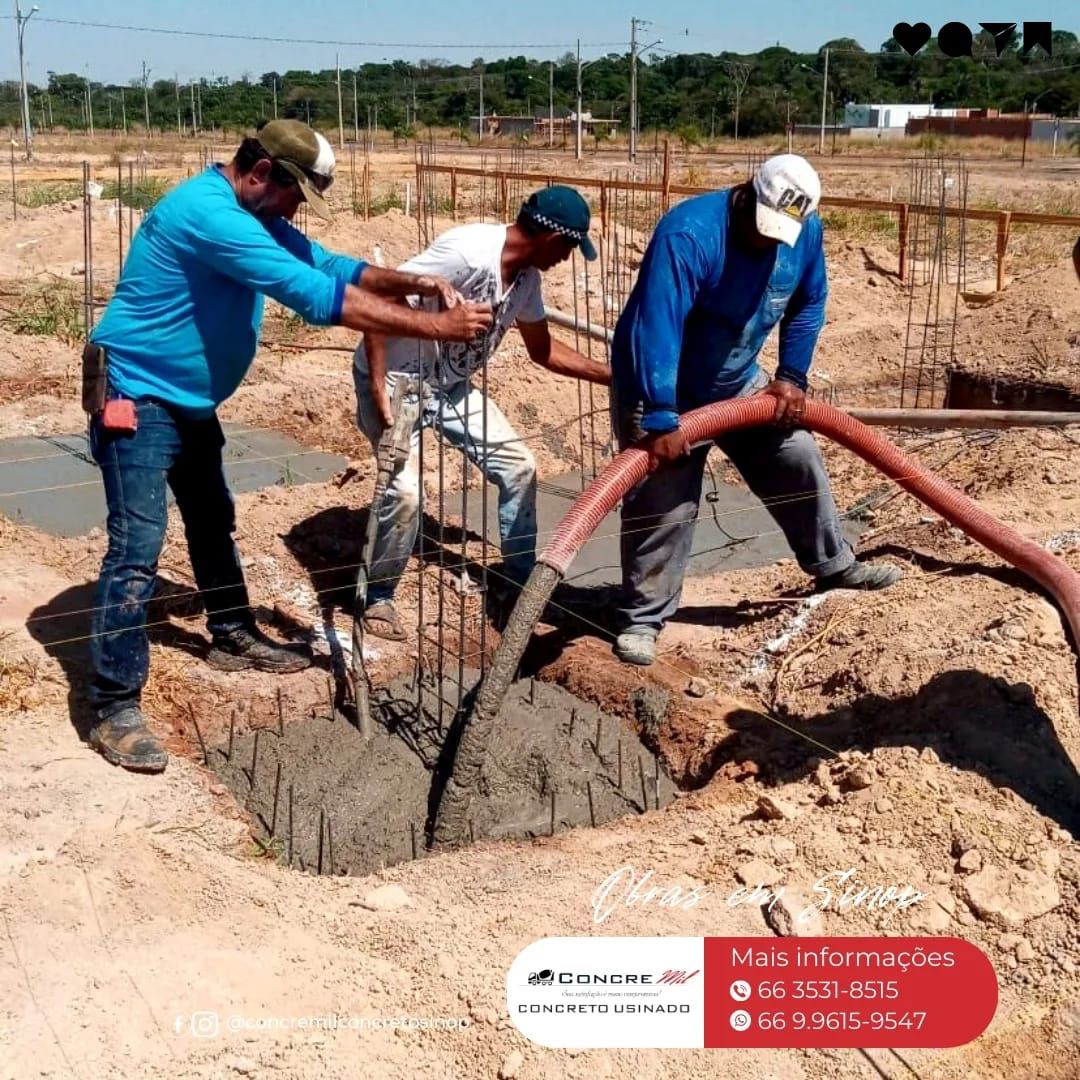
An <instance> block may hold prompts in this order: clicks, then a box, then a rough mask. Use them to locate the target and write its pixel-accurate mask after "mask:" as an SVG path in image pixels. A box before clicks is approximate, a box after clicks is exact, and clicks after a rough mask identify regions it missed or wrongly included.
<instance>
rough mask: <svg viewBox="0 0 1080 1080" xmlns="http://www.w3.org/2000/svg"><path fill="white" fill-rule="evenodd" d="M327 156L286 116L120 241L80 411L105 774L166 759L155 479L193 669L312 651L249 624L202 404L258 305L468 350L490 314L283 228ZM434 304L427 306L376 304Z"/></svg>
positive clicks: (95, 697)
mask: <svg viewBox="0 0 1080 1080" xmlns="http://www.w3.org/2000/svg"><path fill="white" fill-rule="evenodd" d="M333 169H334V154H333V151H332V150H331V149H330V144H329V143H328V142H327V141H326V139H325V138H323V136H322V135H320V134H318V133H317V132H315V131H313V130H312V129H311V128H310V127H308V126H307V125H306V124H302V123H300V121H298V120H274V121H272V122H270V123H269V124H266V125H265V126H264V127H262V128H261V129H260V130H259V131H258V133H257V134H256V135H255V136H254V137H251V138H247V139H245V140H244V141H243V143H242V144H241V145H240V148H239V149H238V150H237V152H236V155H235V156H234V157H233V159H232V161H230V162H229V163H228V164H227V165H214V166H212V167H211V168H209V169H207V170H206V171H205V172H203V173H201V174H200V175H198V176H196V177H194V178H192V179H190V180H188V181H187V182H186V183H184V184H181V185H180V186H179V187H178V188H177V189H176V190H175V191H173V192H171V193H170V194H168V195H167V196H166V197H165V198H164V199H162V200H161V202H159V203H158V204H157V205H156V206H155V207H154V209H153V210H152V211H151V213H150V214H149V215H148V216H147V218H146V220H145V221H144V222H143V224H142V227H141V228H140V229H139V231H138V233H136V234H135V237H134V238H133V240H132V244H131V250H130V252H129V253H128V257H127V261H126V262H125V264H124V269H123V273H122V275H121V277H120V281H119V282H118V284H117V287H116V292H115V294H114V296H113V298H112V300H111V301H110V302H109V305H108V308H107V309H106V311H105V314H104V316H103V317H102V320H101V322H100V323H99V324H98V326H96V327H95V328H94V330H93V333H92V334H91V341H90V343H89V344H88V346H87V348H86V352H85V354H84V358H83V359H84V369H83V406H84V408H85V409H86V411H87V412H88V413H89V414H90V447H91V451H92V453H93V455H94V459H95V460H96V461H97V463H98V465H99V466H100V467H101V474H102V479H103V481H104V485H105V496H106V502H107V504H108V534H109V547H108V551H107V552H106V554H105V559H104V561H103V563H102V568H101V575H100V578H99V581H98V590H97V597H96V601H95V607H94V609H93V613H92V619H91V627H92V634H91V638H90V645H91V649H90V652H91V662H92V667H93V678H92V681H91V684H90V693H89V696H90V702H91V705H92V707H93V709H94V712H95V714H96V715H95V717H94V722H93V725H92V727H91V730H90V743H91V745H92V746H94V748H95V749H97V750H98V751H99V752H100V753H101V754H102V755H103V756H104V757H105V758H106V760H108V761H110V762H112V763H113V764H114V765H121V766H123V767H124V768H128V769H133V770H136V771H141V772H160V771H161V770H162V769H164V768H165V766H166V762H167V755H166V753H165V749H164V747H163V745H162V743H161V740H160V739H159V738H158V737H157V736H156V735H155V734H154V733H153V732H152V731H151V730H150V728H149V727H148V726H147V724H146V720H145V718H144V716H143V714H142V711H141V708H140V695H141V691H142V688H143V685H144V684H145V683H146V678H147V674H148V664H149V653H148V647H147V638H146V605H147V601H148V600H149V599H150V594H151V592H152V590H153V585H154V579H155V575H156V572H157V563H158V558H159V556H160V554H161V547H162V543H163V541H164V536H165V527H166V524H167V514H166V486H168V487H170V488H171V489H172V492H173V495H174V496H175V497H176V505H177V508H178V509H179V511H180V515H181V517H182V518H183V521H184V529H185V533H186V536H187V542H188V551H189V553H190V556H191V565H192V569H193V571H194V573H195V580H196V583H197V584H198V587H199V591H200V593H201V594H202V597H203V599H204V601H205V605H206V611H207V625H208V628H209V630H210V633H211V635H212V643H211V648H210V650H209V653H208V655H207V660H208V662H209V663H211V664H212V665H213V666H215V667H217V668H220V669H223V670H227V671H236V670H243V669H245V668H255V669H257V670H260V671H269V672H288V671H298V670H300V669H301V668H304V667H307V666H308V664H309V663H310V658H309V657H308V656H307V655H306V654H305V653H304V652H302V651H299V650H298V649H297V648H296V647H295V646H293V647H291V648H290V647H289V646H285V645H281V644H279V643H277V642H275V641H273V640H272V639H271V638H269V637H267V636H266V635H265V634H263V633H262V632H261V631H260V630H259V629H258V628H257V626H256V625H255V618H254V615H253V613H252V610H251V607H250V604H249V603H248V595H247V590H246V588H245V585H244V574H243V571H242V569H241V567H240V560H239V557H238V555H237V552H236V547H235V545H234V543H233V538H232V534H233V531H234V529H235V519H234V515H233V502H232V496H231V495H230V493H229V488H228V486H227V484H226V482H225V475H224V472H223V470H222V456H221V451H222V447H223V445H224V443H225V438H224V436H223V434H222V431H221V425H220V424H219V423H218V419H217V415H216V411H215V410H216V409H217V406H218V405H219V404H220V403H221V402H222V401H224V400H225V399H226V398H227V397H229V396H230V395H231V394H232V393H233V391H234V390H235V389H236V388H237V386H238V385H239V384H240V382H241V380H242V379H243V378H244V376H245V374H247V371H248V368H249V367H250V366H251V362H252V360H253V359H254V357H255V351H256V348H257V346H258V337H259V326H260V324H261V322H262V314H263V296H264V295H266V296H270V297H272V298H273V299H275V300H277V301H278V302H279V303H281V304H284V305H286V306H288V307H290V308H292V309H293V310H294V311H297V312H299V314H301V315H302V316H303V317H304V318H305V319H307V320H308V322H311V323H315V324H319V325H331V324H340V325H343V326H348V327H350V328H352V329H354V330H365V331H375V332H378V333H382V334H399V335H401V336H404V337H416V338H442V339H447V340H452V341H470V340H472V339H473V338H474V337H475V336H476V335H477V334H478V333H483V332H484V331H486V329H487V328H488V327H489V326H490V325H491V309H490V305H484V304H479V305H477V304H466V303H464V302H459V301H460V299H461V298H460V296H459V294H458V293H457V292H456V290H455V289H454V288H453V287H452V286H451V285H450V283H449V282H448V281H446V280H445V279H443V278H437V277H433V276H431V275H416V274H403V273H399V272H397V271H394V270H383V269H381V268H379V267H374V266H369V265H368V264H367V263H365V262H362V261H360V260H358V259H354V258H350V257H349V256H346V255H337V254H334V253H332V252H329V251H326V250H325V249H323V248H322V247H320V246H319V245H318V244H316V243H313V242H312V241H310V240H308V239H307V237H305V236H304V235H303V234H302V233H301V232H299V231H297V230H296V229H294V228H293V227H292V225H291V224H290V221H291V220H292V218H293V216H294V215H295V213H296V211H297V209H298V208H299V206H300V204H301V203H302V202H306V203H307V204H308V206H309V207H310V208H311V209H312V210H314V211H315V212H316V213H317V214H319V215H320V216H323V217H328V216H329V212H328V209H327V206H326V202H325V200H324V199H323V193H324V192H325V191H326V189H327V188H328V187H329V186H330V183H331V181H332V179H333ZM412 295H421V296H431V297H439V298H440V299H441V301H442V305H441V306H442V308H443V310H440V311H431V310H427V309H420V310H414V309H413V308H411V307H409V306H407V305H402V304H399V303H396V302H394V301H393V300H392V299H384V298H383V297H387V298H397V297H405V296H412Z"/></svg>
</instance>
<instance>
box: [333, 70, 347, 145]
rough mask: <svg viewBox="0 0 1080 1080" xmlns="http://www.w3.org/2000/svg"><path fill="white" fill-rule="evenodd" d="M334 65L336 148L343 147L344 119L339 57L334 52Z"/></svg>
mask: <svg viewBox="0 0 1080 1080" xmlns="http://www.w3.org/2000/svg"><path fill="white" fill-rule="evenodd" d="M334 66H335V67H336V68H337V134H338V148H339V149H340V150H344V149H345V120H344V118H343V116H342V112H341V57H340V56H339V55H338V54H337V53H334Z"/></svg>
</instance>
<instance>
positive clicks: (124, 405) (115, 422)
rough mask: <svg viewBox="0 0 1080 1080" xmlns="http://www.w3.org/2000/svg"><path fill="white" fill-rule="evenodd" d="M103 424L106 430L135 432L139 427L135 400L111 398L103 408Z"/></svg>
mask: <svg viewBox="0 0 1080 1080" xmlns="http://www.w3.org/2000/svg"><path fill="white" fill-rule="evenodd" d="M101 426H102V427H103V428H104V429H105V430H106V431H117V432H121V433H127V434H132V435H133V434H134V433H135V432H136V431H137V430H138V427H139V419H138V417H137V416H136V414H135V402H134V401H129V400H128V399H127V398H111V399H110V400H109V401H106V402H105V408H104V409H102V410H101Z"/></svg>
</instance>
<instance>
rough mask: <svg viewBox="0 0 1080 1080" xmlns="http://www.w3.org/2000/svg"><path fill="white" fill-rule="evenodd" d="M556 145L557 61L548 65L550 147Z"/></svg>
mask: <svg viewBox="0 0 1080 1080" xmlns="http://www.w3.org/2000/svg"><path fill="white" fill-rule="evenodd" d="M554 145H555V61H554V60H552V61H551V63H550V64H549V65H548V146H549V147H550V146H554Z"/></svg>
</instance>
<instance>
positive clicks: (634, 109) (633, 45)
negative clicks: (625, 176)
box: [629, 19, 664, 161]
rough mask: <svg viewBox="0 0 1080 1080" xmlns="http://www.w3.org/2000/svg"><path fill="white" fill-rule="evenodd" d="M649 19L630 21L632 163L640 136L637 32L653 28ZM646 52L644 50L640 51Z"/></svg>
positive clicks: (657, 40) (657, 43)
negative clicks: (647, 27) (649, 27)
mask: <svg viewBox="0 0 1080 1080" xmlns="http://www.w3.org/2000/svg"><path fill="white" fill-rule="evenodd" d="M651 25H652V23H650V22H649V21H648V20H647V19H631V20H630V155H629V159H630V161H637V135H638V90H637V58H638V52H639V49H638V38H637V32H638V31H639V30H644V29H645V27H646V26H651ZM663 40H664V39H663V38H657V39H656V41H654V42H652V44H650V45H646V46H645V49H651V48H652V47H653V45H659V44H660V43H661V42H662V41H663ZM640 51H641V52H644V51H645V50H644V49H641V50H640Z"/></svg>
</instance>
